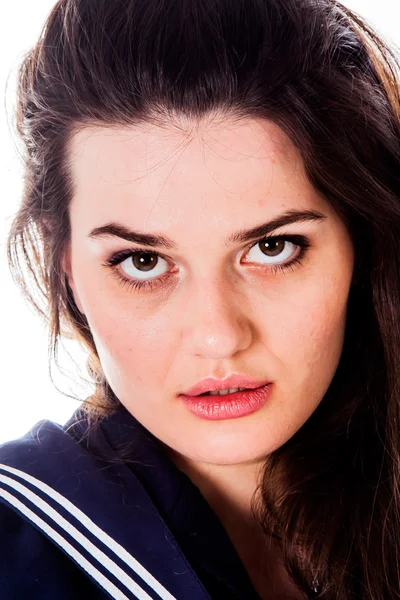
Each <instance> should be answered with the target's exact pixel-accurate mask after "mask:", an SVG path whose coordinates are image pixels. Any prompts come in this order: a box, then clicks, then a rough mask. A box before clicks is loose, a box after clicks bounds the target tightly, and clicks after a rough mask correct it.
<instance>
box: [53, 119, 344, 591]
mask: <svg viewBox="0 0 400 600" xmlns="http://www.w3.org/2000/svg"><path fill="white" fill-rule="evenodd" d="M176 125H177V122H173V121H170V122H169V123H167V124H165V125H164V126H161V125H159V124H158V125H155V124H148V123H147V124H141V125H138V126H134V127H133V126H132V127H128V126H124V127H122V126H121V127H118V128H116V127H115V128H111V127H107V128H105V127H94V126H93V127H85V128H83V129H81V130H80V131H78V132H77V133H75V135H74V136H73V138H72V139H71V142H70V168H71V172H72V176H73V180H74V183H75V192H74V195H73V198H72V201H71V204H70V221H71V243H70V246H69V248H68V251H67V253H66V255H65V261H64V268H65V271H66V273H67V276H68V279H69V283H70V286H71V288H72V290H73V293H74V297H75V300H76V303H77V305H78V308H79V310H81V311H82V312H83V313H84V314H85V315H86V318H87V320H88V323H89V326H90V329H91V331H92V334H93V338H94V340H95V344H96V348H97V351H98V355H99V358H100V361H101V364H102V367H103V370H104V373H105V376H106V378H107V380H108V382H109V384H110V385H111V387H112V389H113V390H114V392H115V393H116V395H117V397H118V398H119V400H120V401H121V402H122V403H123V404H124V406H125V407H126V408H127V409H128V410H129V411H130V412H131V413H132V414H133V415H134V416H135V417H136V418H137V419H138V420H139V421H140V422H141V423H142V424H143V425H144V426H145V427H146V428H147V429H148V430H150V431H151V432H152V433H153V434H154V435H155V436H157V438H159V439H160V440H161V441H162V442H163V443H164V444H165V448H166V451H167V452H168V453H169V454H170V456H171V458H172V459H173V460H174V461H175V463H176V464H177V465H178V466H179V468H181V469H182V470H183V471H185V472H186V473H187V474H188V475H189V476H190V477H191V478H192V480H193V481H194V482H195V484H196V485H198V487H199V488H200V490H201V491H202V493H203V495H204V496H205V497H206V499H207V500H208V501H209V503H210V504H211V506H212V507H213V508H214V510H215V511H216V513H217V514H218V515H219V517H220V519H221V521H222V522H223V524H224V525H225V528H226V529H227V531H228V533H229V535H230V536H231V539H232V540H233V542H234V543H235V545H236V547H237V548H238V550H239V553H240V554H241V556H242V559H243V561H244V563H245V564H246V565H247V566H248V570H249V572H250V571H252V570H253V571H254V578H253V581H254V582H255V583H256V579H257V575H256V574H255V573H256V571H257V569H258V567H257V566H256V565H255V562H254V561H255V558H254V552H253V553H252V551H251V550H250V547H255V544H250V543H249V542H250V539H252V540H253V542H254V539H256V538H255V537H254V531H253V526H252V524H251V521H250V517H249V514H250V510H249V506H250V499H251V496H252V494H253V493H254V491H255V488H256V485H257V482H258V480H259V476H260V469H261V466H262V463H263V459H264V458H265V456H266V455H268V454H269V453H270V452H272V451H274V450H275V449H277V448H278V447H280V446H281V445H282V444H284V443H285V442H286V441H287V440H288V439H290V438H291V437H292V436H293V435H294V434H295V433H296V432H297V431H298V430H299V428H300V427H301V426H302V425H303V424H304V423H305V422H306V421H307V419H308V418H309V417H310V415H311V414H312V413H313V412H314V410H315V409H316V408H317V406H318V404H319V403H320V402H321V400H322V398H323V396H324V394H325V392H326V390H327V388H328V387H329V384H330V382H331V380H332V378H333V375H334V373H335V371H336V368H337V366H338V363H339V359H340V355H341V352H342V347H343V339H344V329H345V319H346V309H347V299H348V294H349V289H350V285H351V280H352V274H353V267H354V253H353V246H352V243H351V240H350V237H349V234H348V232H347V230H346V228H345V226H344V224H343V223H342V221H341V220H340V218H339V217H338V215H337V214H336V213H335V212H334V211H333V209H332V207H331V206H330V204H329V203H328V202H327V201H326V200H325V199H323V198H322V197H321V196H320V195H318V194H317V193H316V191H315V190H314V189H313V188H312V187H311V184H310V183H309V182H308V180H307V179H306V176H305V173H304V168H303V163H302V160H301V157H300V155H299V153H298V151H297V150H296V149H295V148H294V146H293V145H292V143H291V142H290V140H289V139H288V138H287V136H286V135H285V134H284V133H283V131H282V130H280V129H279V128H278V127H277V126H276V125H274V124H273V123H270V122H267V121H264V120H261V119H252V118H248V119H242V120H237V119H236V120H235V119H233V118H232V119H228V118H225V119H220V120H217V119H208V120H204V121H202V122H201V123H194V122H191V121H183V120H181V121H179V127H177V126H176ZM288 210H313V211H317V212H318V213H320V214H322V215H323V216H324V219H321V220H319V221H313V222H311V221H310V222H299V223H293V224H291V225H288V226H285V227H283V228H282V227H281V228H280V229H278V230H276V231H275V232H274V234H273V235H274V236H277V237H278V236H279V235H282V234H292V235H293V234H296V235H304V236H306V237H307V238H308V241H309V243H310V248H309V249H308V250H307V251H306V254H305V256H304V257H303V259H302V264H295V265H294V266H293V268H292V269H291V270H286V271H284V272H279V271H278V272H274V271H273V269H272V268H271V263H270V262H266V261H267V260H269V261H271V258H268V257H266V256H265V255H264V254H263V253H262V251H261V249H260V245H259V244H258V242H257V240H253V241H252V242H250V243H249V242H246V243H244V244H243V243H237V244H235V245H233V246H229V247H227V246H226V245H224V240H225V238H226V237H227V236H228V235H230V234H232V233H233V232H236V231H238V230H240V229H250V228H252V227H254V226H256V225H260V224H262V223H265V222H266V221H269V220H272V219H273V218H275V217H277V216H279V215H280V214H282V213H284V212H286V211H288ZM110 222H114V223H122V224H124V225H125V226H126V227H129V228H131V229H135V230H140V231H143V232H146V233H158V234H164V235H166V236H168V237H169V238H172V239H173V240H174V242H175V243H176V246H177V249H174V250H170V249H165V248H148V251H149V252H159V253H160V254H161V257H160V258H159V263H158V264H157V266H155V267H154V273H153V272H152V271H151V270H150V271H142V272H140V271H139V269H138V267H137V265H138V263H135V264H136V268H135V266H132V262H131V261H129V259H128V260H127V261H126V262H125V263H124V265H125V267H126V268H127V269H129V268H130V271H129V273H130V275H128V274H127V272H125V273H124V271H123V270H122V267H121V265H119V266H117V267H115V270H112V268H110V267H109V266H105V265H104V263H105V262H106V261H107V260H108V259H109V258H110V257H111V256H112V255H113V254H115V253H116V252H120V251H121V250H126V249H132V250H135V249H138V248H142V247H143V246H139V245H137V244H132V243H130V242H127V241H125V240H122V239H120V238H117V237H97V238H93V237H90V236H89V234H90V232H91V231H92V230H93V229H94V228H96V227H101V226H103V225H105V224H108V223H110ZM294 250H297V248H295V249H294ZM289 254H290V253H289ZM294 254H295V252H292V255H294ZM246 257H247V258H246ZM274 260H275V262H279V256H278V257H276V258H275V259H274ZM246 261H247V262H246ZM286 262H288V261H287V260H286ZM128 263H130V267H129V266H128ZM117 273H120V274H125V277H128V278H129V277H130V278H131V279H134V277H135V276H138V277H146V278H147V279H148V280H149V279H152V278H153V279H156V278H157V277H161V278H162V277H163V276H164V275H165V274H166V273H170V277H169V278H168V279H166V280H164V281H162V280H160V281H159V282H158V284H157V285H155V286H154V287H153V288H152V289H150V288H147V289H146V288H145V289H144V290H136V289H134V288H129V287H128V286H127V285H124V284H122V283H121V281H120V279H119V278H118V276H117ZM231 372H241V373H244V374H246V375H248V376H250V377H252V378H255V379H257V380H269V381H272V382H273V392H272V395H271V398H270V399H269V401H268V402H267V403H266V404H265V405H264V406H263V407H262V408H261V409H259V410H258V411H256V412H255V413H252V414H250V415H247V416H245V417H241V418H236V419H226V420H219V421H210V420H204V419H201V418H199V417H197V416H195V415H193V414H192V413H191V412H189V410H188V409H187V408H186V407H185V406H184V405H183V403H182V402H181V401H180V399H179V398H178V395H179V394H180V393H182V392H183V391H184V390H186V389H188V388H189V387H191V386H192V385H194V384H195V383H197V382H198V381H199V380H200V379H203V378H204V377H206V376H209V375H214V376H217V377H224V376H225V375H226V374H227V373H231ZM257 585H258V586H259V589H261V585H262V583H259V582H257ZM264 589H265V588H264Z"/></svg>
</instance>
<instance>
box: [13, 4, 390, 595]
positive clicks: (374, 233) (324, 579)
mask: <svg viewBox="0 0 400 600" xmlns="http://www.w3.org/2000/svg"><path fill="white" fill-rule="evenodd" d="M398 69H399V61H398V58H397V55H396V53H395V51H393V50H392V49H391V48H390V47H389V45H388V44H387V43H386V42H384V41H383V40H382V39H381V38H380V37H378V36H377V34H376V33H375V32H374V31H373V30H372V29H371V28H370V27H369V26H368V25H367V24H366V22H364V21H363V20H362V19H361V18H360V17H358V16H357V15H356V14H354V13H353V12H351V11H350V10H349V9H347V8H345V7H344V6H342V5H341V4H340V3H339V2H337V1H336V0H212V1H211V0H203V1H202V2H200V1H197V2H196V1H194V0H193V1H191V2H184V1H182V0H113V1H110V0H96V1H94V0H60V1H59V2H58V3H57V4H56V5H55V7H54V9H53V10H52V12H51V14H50V15H49V17H48V20H47V22H46V24H45V27H44V29H43V32H42V34H41V36H40V39H39V40H38V42H37V44H36V45H35V47H34V48H33V49H32V50H31V51H30V52H29V53H28V54H27V56H26V57H25V58H24V60H23V63H22V65H21V67H20V71H19V85H18V105H17V115H16V119H17V130H18V134H19V136H20V137H21V139H22V140H23V143H24V145H25V149H26V156H25V187H24V194H23V199H22V203H21V206H20V208H19V211H18V214H17V216H16V218H15V220H14V222H13V225H12V229H11V232H10V237H9V244H8V252H9V261H10V265H11V268H12V271H13V273H14V276H15V278H16V280H17V281H18V282H19V284H20V285H21V286H22V289H23V290H24V291H25V293H26V294H27V296H28V298H29V299H30V300H31V301H32V302H33V303H34V305H35V306H36V308H37V309H38V310H39V311H40V312H41V313H42V314H43V316H44V317H45V318H46V319H47V320H48V321H49V326H50V331H51V340H50V347H51V348H52V349H53V351H54V355H55V356H56V351H57V341H58V339H59V336H60V334H64V335H70V336H73V337H77V338H78V339H80V340H82V341H83V342H84V343H85V345H86V347H87V348H88V349H89V351H90V357H91V358H90V365H89V368H90V371H91V373H92V374H94V385H95V387H96V389H95V393H94V395H93V396H92V397H91V398H90V399H88V400H87V401H85V404H84V406H85V407H86V409H87V411H88V415H89V416H91V417H94V416H95V415H97V416H101V415H104V414H107V413H110V412H113V411H115V410H116V409H117V408H118V405H119V401H118V399H117V398H116V397H115V395H114V394H113V392H112V390H111V389H110V388H109V386H108V385H107V382H106V381H105V379H104V376H103V374H102V372H101V365H100V363H99V360H98V357H97V354H96V348H95V345H94V342H93V339H92V336H91V332H90V329H89V327H88V324H87V322H86V320H85V317H84V316H83V315H82V314H81V313H80V312H79V310H77V307H76V305H75V303H74V299H73V296H72V294H71V290H70V288H69V286H68V284H67V282H66V278H65V274H64V272H63V269H62V268H61V259H62V256H63V253H64V251H65V248H66V247H67V244H68V243H69V236H70V224H69V214H68V206H69V201H70V199H71V196H72V194H73V190H74V184H73V181H72V179H71V175H70V170H69V155H68V142H69V140H70V139H71V136H72V135H73V134H74V133H75V132H77V130H78V129H79V128H80V127H83V126H86V125H91V124H94V125H96V124H102V125H109V126H113V125H121V124H122V125H124V124H125V125H133V126H134V125H136V124H139V123H140V122H156V123H168V122H170V121H171V120H172V119H173V117H174V115H185V116H187V117H189V118H193V119H199V118H202V117H203V116H206V115H208V114H211V113H215V114H219V115H221V116H224V115H227V116H232V115H235V116H237V117H238V118H241V117H243V118H246V117H261V118H265V119H268V120H270V121H272V122H274V123H276V124H277V125H278V126H280V127H281V128H282V129H283V130H284V132H285V133H286V134H287V135H288V136H289V137H290V139H291V140H292V142H293V143H294V144H295V145H296V147H297V148H298V149H299V150H300V152H301V154H302V157H303V160H304V165H305V168H306V171H307V175H308V177H309V179H310V181H311V183H312V185H313V186H314V187H315V189H316V190H317V191H318V192H319V193H320V194H321V195H322V196H323V197H324V198H325V199H326V200H327V201H329V202H330V203H331V205H332V206H333V207H334V209H335V210H336V211H337V212H338V213H339V215H340V216H341V217H342V219H343V220H344V222H345V223H346V225H347V227H348V229H349V232H350V233H351V236H352V239H353V242H354V246H355V252H356V269H355V277H354V281H353V284H352V288H351V291H350V295H349V304H348V317H347V324H346V334H345V341H344V348H343V353H342V357H341V361H340V364H339V366H338V369H337V372H336V374H335V376H334V378H333V381H332V383H331V385H330V387H329V390H328V392H327V394H326V395H325V397H324V398H323V400H322V402H321V404H320V405H319V407H318V408H317V410H316V411H315V412H314V413H313V415H312V416H311V417H310V419H309V420H308V421H307V422H306V423H305V425H304V426H303V427H302V428H301V429H300V430H299V431H298V432H297V433H296V434H295V435H294V436H293V437H292V438H291V439H290V440H289V441H287V442H286V443H285V444H284V445H283V446H282V447H281V448H279V449H278V450H277V451H276V452H274V453H272V454H271V455H270V456H268V457H267V459H266V462H265V477H264V481H263V484H262V487H261V489H260V490H259V492H260V493H259V494H258V495H257V497H256V496H255V497H254V510H255V511H256V512H257V514H258V518H259V520H260V522H261V523H262V526H263V528H264V531H265V534H266V538H267V536H271V537H272V538H273V539H274V540H276V544H277V545H278V547H279V548H280V549H281V550H282V551H283V555H284V557H285V562H286V567H287V570H288V572H289V573H290V575H291V576H292V578H293V581H294V582H295V583H296V584H297V586H298V587H299V589H301V590H303V591H304V594H305V596H306V597H311V596H309V594H310V592H309V587H310V582H312V581H313V579H314V578H315V577H316V578H317V579H318V581H319V584H320V586H319V597H320V598H321V599H324V600H328V599H329V600H349V599H357V600H359V599H364V600H367V599H368V600H371V599H374V600H384V599H395V598H400V572H399V565H400V494H399V484H400V452H399V446H400V261H399V257H400V178H399V175H400V127H399V106H400V102H399V92H398V87H399V71H398ZM327 268H329V265H327ZM256 500H258V502H256Z"/></svg>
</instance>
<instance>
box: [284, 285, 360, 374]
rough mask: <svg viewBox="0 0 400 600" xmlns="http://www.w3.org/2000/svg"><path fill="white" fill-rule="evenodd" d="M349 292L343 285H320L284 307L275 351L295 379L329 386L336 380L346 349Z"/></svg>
mask: <svg viewBox="0 0 400 600" xmlns="http://www.w3.org/2000/svg"><path fill="white" fill-rule="evenodd" d="M349 283H350V282H349ZM348 292H349V285H347V284H345V285H344V284H343V282H342V283H341V284H340V285H338V282H337V281H336V282H335V281H334V280H333V281H325V282H321V281H319V282H317V283H316V284H315V285H310V286H308V287H307V286H304V288H303V289H302V290H299V291H298V293H297V294H294V295H293V296H292V299H291V300H289V302H288V303H286V304H283V305H281V307H280V311H281V319H280V325H278V326H277V327H276V329H275V330H274V346H273V347H274V349H275V354H276V356H278V358H279V360H280V362H281V364H283V365H284V367H285V369H290V373H291V376H293V377H294V378H295V379H296V378H301V379H303V378H312V379H314V380H315V381H317V380H319V379H321V382H322V380H323V382H324V385H325V380H326V381H328V382H329V381H330V379H331V378H332V377H333V375H334V372H335V370H336V368H337V365H338V363H339V359H340V356H341V353H342V348H343V341H344V333H345V326H346V313H347V298H348ZM296 374H297V377H296Z"/></svg>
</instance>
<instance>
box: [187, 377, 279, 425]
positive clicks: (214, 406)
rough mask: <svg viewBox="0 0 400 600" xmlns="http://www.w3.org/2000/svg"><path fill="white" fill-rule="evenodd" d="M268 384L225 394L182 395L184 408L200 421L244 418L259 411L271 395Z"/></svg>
mask: <svg viewBox="0 0 400 600" xmlns="http://www.w3.org/2000/svg"><path fill="white" fill-rule="evenodd" d="M272 387H273V386H272V385H271V384H270V383H268V384H266V385H263V386H261V387H257V388H252V389H249V388H246V389H243V390H241V391H235V390H233V391H232V392H230V391H228V392H227V393H215V392H204V393H203V394H198V395H197V396H187V395H182V396H181V399H182V402H183V405H184V406H186V408H187V409H188V410H189V411H190V412H191V413H193V414H194V415H196V416H197V417H200V418H202V419H208V420H224V419H236V418H239V417H244V416H246V415H249V414H251V413H254V412H256V411H257V410H259V409H260V408H261V407H262V406H264V404H266V403H267V401H268V400H269V398H270V397H271V394H272Z"/></svg>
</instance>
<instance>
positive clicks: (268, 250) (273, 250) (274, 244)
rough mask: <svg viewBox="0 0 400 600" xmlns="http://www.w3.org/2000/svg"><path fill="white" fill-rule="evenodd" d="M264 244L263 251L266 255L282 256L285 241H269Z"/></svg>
mask: <svg viewBox="0 0 400 600" xmlns="http://www.w3.org/2000/svg"><path fill="white" fill-rule="evenodd" d="M263 244H264V249H263V251H264V252H265V254H267V255H268V256H279V254H281V252H282V250H283V249H284V247H285V240H279V239H275V240H268V241H265V242H263Z"/></svg>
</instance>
